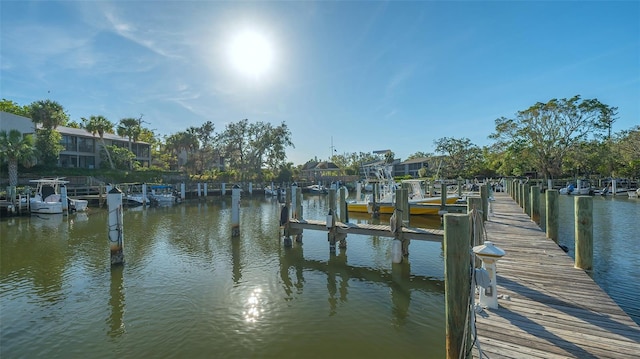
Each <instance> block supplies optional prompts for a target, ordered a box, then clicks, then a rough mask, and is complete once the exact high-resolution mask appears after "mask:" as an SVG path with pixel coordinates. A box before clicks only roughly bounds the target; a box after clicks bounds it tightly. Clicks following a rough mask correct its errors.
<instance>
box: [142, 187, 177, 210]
mask: <svg viewBox="0 0 640 359" xmlns="http://www.w3.org/2000/svg"><path fill="white" fill-rule="evenodd" d="M150 187H151V193H150V194H149V199H150V200H151V202H152V203H157V204H158V205H161V206H162V205H170V204H173V203H176V202H178V198H179V197H178V196H176V195H175V193H174V192H175V191H174V190H173V187H172V186H170V185H164V184H161V185H151V186H150Z"/></svg>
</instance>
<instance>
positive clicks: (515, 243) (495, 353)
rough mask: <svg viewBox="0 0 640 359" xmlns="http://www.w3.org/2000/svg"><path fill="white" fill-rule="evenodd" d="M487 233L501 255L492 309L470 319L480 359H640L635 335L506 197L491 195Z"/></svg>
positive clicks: (638, 331)
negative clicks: (473, 320)
mask: <svg viewBox="0 0 640 359" xmlns="http://www.w3.org/2000/svg"><path fill="white" fill-rule="evenodd" d="M486 230H487V239H488V240H490V241H492V242H493V243H494V244H495V245H496V246H498V247H500V248H502V249H504V250H505V252H506V255H505V256H504V257H503V258H502V259H501V260H500V261H498V263H497V276H498V277H497V284H498V295H499V298H500V299H499V300H498V302H499V309H485V310H484V311H482V312H481V313H478V314H477V316H476V321H477V322H476V328H477V332H478V340H479V342H480V345H481V348H482V350H483V352H484V354H486V357H489V358H491V359H496V358H581V359H589V358H639V357H640V327H638V325H637V324H636V323H635V322H633V320H631V318H630V317H629V316H628V315H627V314H626V313H624V312H623V311H622V309H620V307H619V306H618V305H617V304H616V303H615V302H614V301H613V300H612V299H611V298H610V297H609V296H608V295H607V294H606V293H605V292H604V291H603V290H602V289H601V288H600V287H599V286H598V285H597V284H596V283H595V282H594V281H593V279H591V277H589V275H587V274H586V273H585V272H584V271H583V270H580V269H576V268H574V262H573V259H572V258H571V257H570V256H568V255H567V254H566V253H564V252H563V251H562V250H561V249H560V248H559V247H558V246H557V245H556V244H555V242H554V241H552V240H551V239H548V238H546V235H545V232H543V231H542V230H541V229H540V227H538V225H537V224H536V223H534V222H533V221H531V220H530V219H529V217H528V216H527V215H526V214H525V213H523V211H522V209H521V208H520V207H519V206H518V205H517V204H516V203H515V202H514V201H513V200H512V199H511V198H510V197H509V196H508V195H507V194H505V193H496V194H495V201H494V202H492V213H489V217H488V221H487V222H486ZM473 357H474V358H478V351H477V349H476V348H475V347H474V350H473Z"/></svg>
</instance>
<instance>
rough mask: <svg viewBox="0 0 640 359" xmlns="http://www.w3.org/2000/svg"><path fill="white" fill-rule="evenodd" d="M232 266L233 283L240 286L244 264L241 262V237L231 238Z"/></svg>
mask: <svg viewBox="0 0 640 359" xmlns="http://www.w3.org/2000/svg"><path fill="white" fill-rule="evenodd" d="M231 264H232V273H233V283H234V284H236V285H238V284H239V283H240V280H241V279H242V262H241V261H240V237H235V238H231Z"/></svg>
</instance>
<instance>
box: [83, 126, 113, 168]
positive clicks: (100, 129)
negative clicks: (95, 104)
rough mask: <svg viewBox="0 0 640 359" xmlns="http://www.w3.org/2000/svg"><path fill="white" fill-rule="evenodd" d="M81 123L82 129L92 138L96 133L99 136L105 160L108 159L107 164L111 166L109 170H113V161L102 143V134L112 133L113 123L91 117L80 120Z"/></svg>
mask: <svg viewBox="0 0 640 359" xmlns="http://www.w3.org/2000/svg"><path fill="white" fill-rule="evenodd" d="M82 123H83V124H84V128H85V129H86V130H87V131H89V132H91V134H92V135H93V136H95V135H96V133H97V134H98V135H99V136H100V142H101V143H102V149H103V150H104V151H105V152H106V155H107V158H108V159H109V164H110V165H111V169H114V168H115V165H114V163H113V160H112V159H111V154H110V153H109V150H108V149H107V144H106V143H105V142H104V134H105V133H113V122H111V121H109V120H107V119H106V118H105V117H104V116H91V117H89V119H86V118H84V117H83V118H82Z"/></svg>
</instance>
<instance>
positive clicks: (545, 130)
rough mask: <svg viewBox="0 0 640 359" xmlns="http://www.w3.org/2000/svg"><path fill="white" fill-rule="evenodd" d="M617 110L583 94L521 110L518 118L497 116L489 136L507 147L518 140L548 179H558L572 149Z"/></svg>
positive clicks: (594, 131) (599, 129) (599, 127)
mask: <svg viewBox="0 0 640 359" xmlns="http://www.w3.org/2000/svg"><path fill="white" fill-rule="evenodd" d="M616 110H617V109H616V108H615V107H609V106H607V105H605V104H603V103H601V102H600V101H598V100H596V99H588V100H581V99H580V96H574V97H572V98H570V99H561V100H557V99H552V100H550V101H549V102H547V103H542V102H538V103H536V104H535V105H533V106H531V107H529V108H528V109H526V110H524V111H519V112H518V113H517V114H516V117H515V118H512V119H509V118H505V117H501V118H499V119H497V120H496V122H495V123H496V131H495V132H494V133H492V134H491V135H490V136H489V138H492V139H495V140H497V143H496V144H497V145H498V146H501V147H503V148H508V147H509V146H510V145H511V144H513V143H518V145H519V146H522V148H523V150H526V151H528V152H529V154H530V155H531V161H532V165H533V166H534V167H535V168H536V169H537V170H538V172H541V173H543V174H544V176H545V178H547V179H548V178H554V177H557V176H559V175H560V173H561V171H562V161H563V159H564V157H565V155H566V154H567V153H568V151H569V150H570V149H571V148H572V147H573V146H574V145H575V144H576V143H578V142H580V141H584V140H587V139H588V136H589V135H590V134H592V133H599V132H602V130H603V128H604V126H605V125H608V124H610V123H611V116H612V114H614V113H615V111H616ZM607 119H608V120H607ZM607 121H608V122H607Z"/></svg>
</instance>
